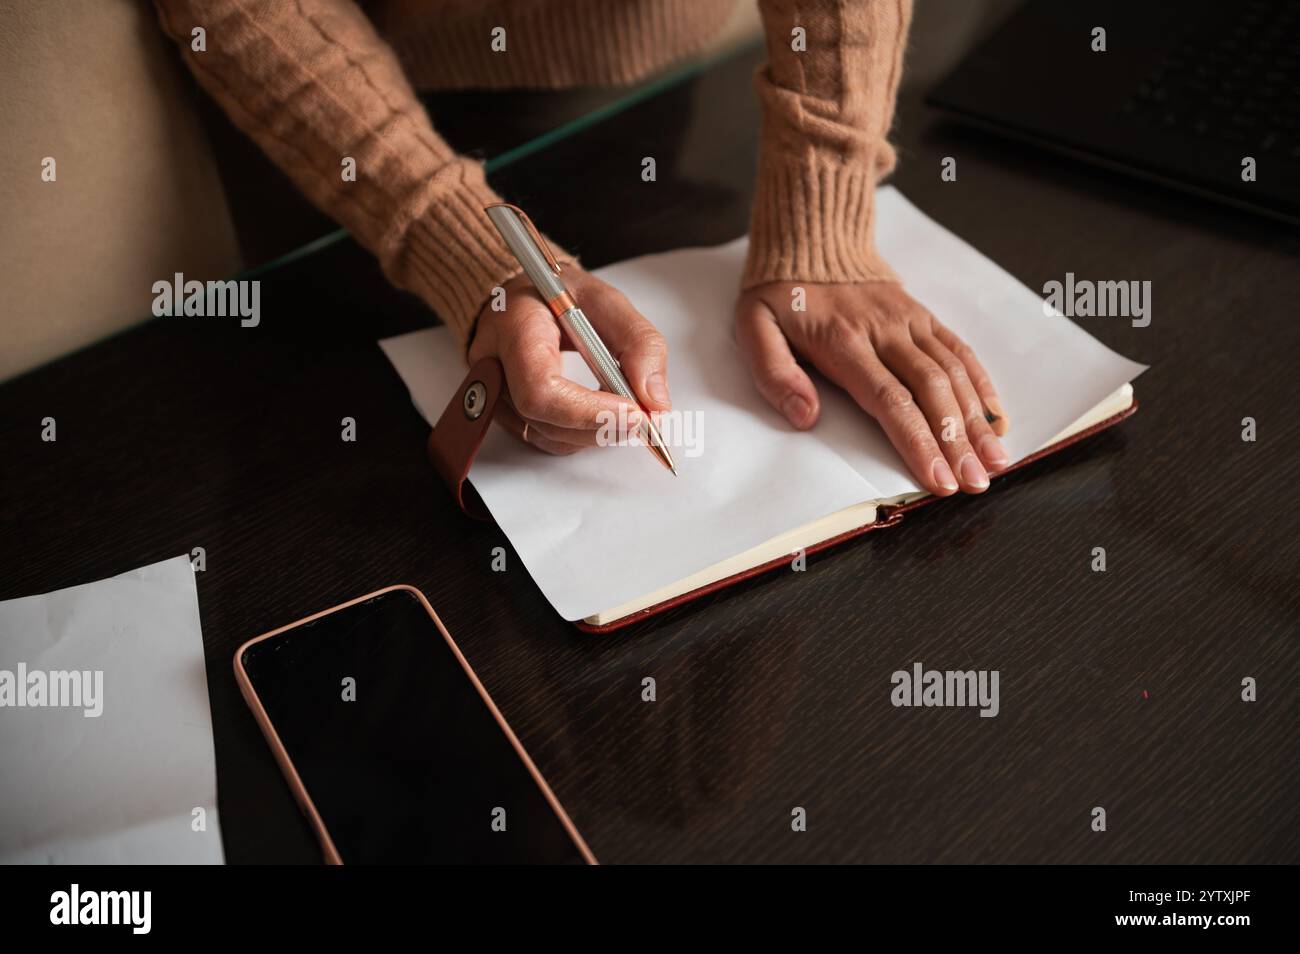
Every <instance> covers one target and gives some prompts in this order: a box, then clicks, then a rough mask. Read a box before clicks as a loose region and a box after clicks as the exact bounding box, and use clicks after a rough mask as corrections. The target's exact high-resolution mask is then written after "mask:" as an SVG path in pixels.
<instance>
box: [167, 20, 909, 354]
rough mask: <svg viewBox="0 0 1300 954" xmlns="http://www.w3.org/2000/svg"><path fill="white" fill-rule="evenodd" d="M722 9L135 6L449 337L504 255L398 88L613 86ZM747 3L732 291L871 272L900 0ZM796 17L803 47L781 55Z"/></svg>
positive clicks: (695, 40) (487, 198)
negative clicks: (759, 114) (759, 31)
mask: <svg viewBox="0 0 1300 954" xmlns="http://www.w3.org/2000/svg"><path fill="white" fill-rule="evenodd" d="M735 2H736V0H387V2H373V3H367V4H365V5H364V9H363V8H362V6H359V5H358V4H357V3H356V2H354V0H155V4H156V6H157V7H158V12H159V18H160V21H161V23H162V25H163V28H164V30H166V32H167V33H168V35H170V36H171V37H172V38H173V39H174V40H175V41H176V43H177V44H178V46H179V47H180V49H181V51H182V54H183V56H184V58H185V61H186V63H188V64H189V67H190V69H191V70H192V71H193V72H194V75H195V76H196V77H197V78H198V80H199V82H200V83H201V84H202V85H203V87H204V88H205V89H206V90H207V91H208V92H209V93H210V94H211V95H212V96H213V97H215V98H216V99H217V100H218V101H219V102H220V104H221V105H222V106H223V107H224V108H225V110H226V112H227V113H229V115H230V117H231V119H232V120H233V121H234V122H235V123H236V124H237V125H238V126H239V127H240V128H241V129H242V130H244V132H246V133H247V134H248V135H249V136H250V137H252V138H253V139H254V140H255V141H256V142H257V143H258V144H259V145H260V146H261V147H262V149H263V150H265V151H266V153H267V154H268V155H269V156H270V157H271V158H272V159H273V160H274V161H275V162H276V163H277V164H278V165H279V166H280V167H281V168H283V169H284V170H285V172H286V173H288V175H289V176H290V177H291V178H292V179H293V181H294V182H295V183H296V184H297V185H298V186H299V188H301V189H302V190H303V192H305V193H306V194H307V195H308V196H309V197H310V198H311V199H312V201H314V202H315V203H316V204H317V205H318V206H320V207H321V208H322V209H323V210H325V211H326V212H327V213H328V214H330V215H331V216H333V217H334V218H335V219H336V220H337V221H338V222H340V223H341V224H342V225H343V226H344V227H346V228H347V229H348V230H349V231H350V232H351V233H352V234H353V235H354V236H355V237H356V238H357V240H358V241H359V242H360V243H361V244H362V245H364V246H365V247H366V248H368V249H370V250H371V251H372V252H373V253H374V254H375V255H376V256H377V257H378V258H379V260H380V262H381V263H382V265H383V267H384V271H385V273H386V274H387V275H388V277H389V278H390V280H392V281H393V282H394V283H395V284H397V285H398V286H400V287H402V288H405V289H407V290H410V291H413V292H415V293H416V294H418V295H420V296H421V297H422V298H423V299H424V300H425V301H426V302H427V303H428V304H429V306H430V307H431V308H433V310H434V311H435V312H437V314H438V315H439V316H440V317H441V318H442V319H443V320H444V321H445V322H446V323H447V324H448V325H449V326H450V327H451V328H452V329H453V331H455V332H456V334H457V335H458V336H459V337H460V338H461V340H462V341H464V340H466V339H467V338H468V337H469V335H470V334H471V333H472V330H473V323H474V319H475V316H476V315H477V314H478V312H479V309H480V308H481V307H482V305H483V303H484V302H485V301H486V300H487V298H488V296H489V295H490V293H491V289H492V288H493V287H495V286H496V285H499V284H501V283H503V282H504V281H506V280H508V279H509V278H511V277H512V276H514V275H515V274H517V273H518V271H519V266H518V264H517V263H516V262H515V261H514V259H513V258H512V257H511V255H510V253H509V252H508V251H507V250H506V248H505V246H504V245H503V244H502V242H501V240H500V238H499V237H498V236H497V234H496V232H495V230H494V229H493V228H492V226H491V224H490V223H489V222H488V219H487V217H486V216H485V215H484V214H483V206H484V205H486V204H488V203H490V202H493V201H497V197H496V196H495V195H494V193H493V192H492V190H491V189H490V188H489V187H488V185H487V183H486V181H485V179H484V175H483V169H482V166H481V164H480V163H478V162H476V161H473V160H471V159H468V158H466V157H464V156H459V155H457V154H456V153H455V152H453V151H452V149H451V148H450V147H448V145H447V144H446V143H445V142H444V141H443V140H442V139H440V138H439V137H438V135H437V133H436V132H435V131H434V129H433V128H432V126H431V125H430V123H429V119H428V117H427V115H426V114H425V112H424V110H423V108H422V107H421V106H420V104H419V102H418V101H417V100H416V98H415V95H414V93H413V92H412V84H414V85H415V86H416V87H419V88H430V89H435V88H464V87H520V86H535V87H536V86H541V87H566V86H580V85H592V84H612V83H618V84H621V83H629V82H632V81H635V80H637V79H639V78H641V77H643V76H645V75H647V74H649V73H651V72H653V71H655V70H657V69H659V68H661V67H663V66H664V65H666V64H668V63H670V62H671V61H673V60H675V59H678V58H680V57H682V56H685V55H688V54H690V53H691V52H693V51H695V50H697V49H699V48H700V47H702V46H704V45H706V44H707V42H708V41H709V39H710V38H711V37H712V35H713V34H714V33H715V32H716V31H717V30H718V29H719V28H720V27H721V26H722V24H723V23H724V22H725V21H726V20H727V18H728V16H729V14H730V13H731V10H732V7H733V5H734V3H735ZM759 6H760V9H761V13H762V16H763V23H764V29H765V31H766V34H767V62H766V64H765V65H764V66H763V67H762V68H761V69H760V70H759V71H758V73H757V75H756V76H755V80H754V85H755V88H756V89H757V91H758V95H759V99H760V101H761V103H762V107H763V131H762V146H761V155H760V158H759V171H758V183H757V193H756V196H755V200H754V209H753V218H752V224H751V229H750V249H749V259H748V262H747V263H746V267H745V273H744V277H743V282H742V284H743V287H746V288H748V287H752V286H753V285H756V284H759V283H762V282H765V281H774V280H779V279H784V280H791V281H808V282H831V281H865V280H891V279H892V278H893V277H894V276H893V274H892V273H891V272H890V270H889V268H888V267H887V266H886V265H885V264H884V263H883V262H881V261H880V259H879V258H878V257H877V255H876V253H875V249H874V245H873V240H872V210H873V201H872V200H873V193H874V189H875V185H876V182H877V181H878V180H879V178H880V177H881V176H882V175H884V174H885V173H886V172H888V171H889V170H890V169H892V168H893V165H894V152H893V150H892V149H891V148H890V146H889V144H888V143H887V142H886V139H885V137H886V134H887V133H888V130H889V126H890V122H891V120H892V117H893V104H894V95H895V91H896V89H897V86H898V78H899V72H900V68H901V62H902V51H903V44H904V40H905V37H906V32H907V27H908V22H909V20H910V17H911V0H801V2H799V0H759ZM200 27H201V28H202V30H203V44H202V45H203V46H204V47H205V49H203V50H201V51H200V50H196V49H195V47H196V46H197V45H198V44H197V43H196V42H195V39H194V37H195V30H196V28H200ZM496 27H503V28H504V29H505V50H504V51H497V50H494V49H493V37H494V33H493V31H494V28H496ZM796 28H802V29H803V31H804V35H805V36H806V49H805V50H802V51H797V50H795V49H794V48H793V47H794V46H796V45H798V44H796V43H795V42H794V38H795V36H796V34H795V30H796ZM497 35H498V36H499V34H497ZM345 157H351V158H352V159H354V160H355V162H356V180H355V181H344V177H343V175H342V169H343V161H344V158H345Z"/></svg>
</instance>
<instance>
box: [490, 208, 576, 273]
mask: <svg viewBox="0 0 1300 954" xmlns="http://www.w3.org/2000/svg"><path fill="white" fill-rule="evenodd" d="M483 208H484V210H487V209H498V208H500V209H509V210H510V211H511V212H513V213H514V214H515V215H517V216H519V218H521V219H523V222H524V228H526V229H527V230H528V232H529V234H531V235H532V237H533V241H534V242H536V243H537V247H538V248H539V249H541V250H542V257H543V258H545V259H546V264H547V265H550V266H551V269H552V270H553V271H554V272H555V274H557V275H558V274H560V263H559V262H557V261H556V260H555V256H554V255H553V254H552V253H551V247H550V246H549V245H547V244H546V239H544V238H542V233H541V232H539V231H537V226H535V225H533V220H532V219H530V218H529V217H528V213H527V212H525V211H524V210H523V209H521V208H519V206H517V205H511V204H510V203H509V202H493V203H492V204H491V205H485V206H483Z"/></svg>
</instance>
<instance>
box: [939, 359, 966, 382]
mask: <svg viewBox="0 0 1300 954" xmlns="http://www.w3.org/2000/svg"><path fill="white" fill-rule="evenodd" d="M943 373H944V374H946V375H947V376H948V378H949V380H952V381H964V380H966V366H965V365H963V364H962V363H961V362H960V361H957V360H952V361H945V362H944V363H943Z"/></svg>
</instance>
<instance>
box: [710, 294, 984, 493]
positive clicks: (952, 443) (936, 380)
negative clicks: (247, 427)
mask: <svg viewBox="0 0 1300 954" xmlns="http://www.w3.org/2000/svg"><path fill="white" fill-rule="evenodd" d="M799 288H802V289H803V292H802V294H803V299H804V300H803V304H804V305H806V307H805V308H804V309H802V310H798V311H796V310H795V308H794V305H795V303H796V297H795V292H796V289H799ZM736 339H737V341H738V342H739V344H740V347H741V349H742V350H743V351H744V353H745V355H746V356H747V357H748V359H749V364H750V370H751V371H752V372H753V375H754V382H755V384H756V385H757V386H758V390H759V392H760V393H761V394H762V395H763V397H764V398H766V399H767V401H768V402H769V403H770V404H771V405H772V406H773V407H775V408H776V409H777V410H779V411H780V412H781V413H782V414H783V415H784V416H785V418H786V419H787V420H788V421H789V422H790V423H791V424H793V425H794V426H795V427H798V428H801V429H806V428H809V427H812V426H813V425H814V424H815V423H817V417H818V414H819V413H820V403H819V401H818V399H817V389H816V388H815V387H814V386H813V383H812V381H811V380H810V379H809V377H808V375H807V374H805V373H804V371H803V369H802V368H800V367H799V365H798V363H797V362H796V361H795V355H796V354H797V355H799V356H800V357H802V358H804V359H805V360H807V361H809V362H811V363H812V364H813V365H814V366H815V367H816V368H817V370H819V371H820V372H821V373H822V374H824V375H825V376H826V377H827V378H829V379H830V380H832V381H834V382H835V383H836V384H838V385H839V386H840V387H842V388H844V390H846V391H848V392H849V394H850V395H852V397H853V399H854V400H855V401H856V402H857V403H858V405H859V406H860V407H861V408H862V409H863V410H864V411H866V412H867V413H868V414H870V415H871V416H872V417H874V418H875V419H876V420H877V421H879V422H880V425H881V427H883V428H884V430H885V433H886V434H887V435H888V436H889V439H890V441H892V442H893V445H894V447H896V448H897V449H898V452H899V453H900V454H901V455H902V456H903V460H904V461H905V462H906V463H907V466H908V468H909V469H910V470H911V472H912V474H913V475H914V476H915V477H916V479H917V480H918V481H919V482H920V483H921V485H922V486H924V487H925V488H926V489H927V490H928V491H930V492H931V493H933V494H938V495H939V496H948V495H949V494H953V493H956V492H957V490H958V489H961V490H964V491H966V492H967V493H980V492H982V491H984V490H986V489H987V488H988V485H989V478H988V474H989V472H990V471H998V470H1001V469H1002V468H1003V467H1006V466H1007V464H1009V463H1010V460H1009V458H1008V457H1007V452H1006V450H1005V449H1004V448H1003V447H1002V443H1001V442H1000V441H999V440H998V439H997V437H996V436H994V435H995V433H996V434H1005V433H1006V431H1007V425H1008V421H1007V419H1006V415H1005V414H1004V413H1003V411H1002V406H1001V405H1000V404H999V403H998V397H997V392H996V391H995V390H994V389H993V382H992V381H990V380H989V376H988V374H987V373H986V372H985V371H984V368H983V367H981V365H980V363H979V361H978V360H977V359H976V357H975V353H974V352H973V351H971V349H970V348H969V347H967V346H966V344H965V343H964V342H962V341H961V339H959V338H958V337H957V336H956V335H955V334H953V333H952V332H951V331H949V330H948V329H947V328H945V327H944V326H943V325H941V324H940V323H939V322H938V320H936V319H935V317H934V316H933V315H931V314H930V313H929V312H928V311H926V310H925V308H924V307H922V306H921V305H920V304H919V303H918V302H917V301H915V300H914V299H913V298H912V297H911V296H909V295H908V294H907V292H905V291H903V288H902V286H901V285H898V284H896V283H893V282H858V283H845V284H814V283H809V282H768V283H766V284H763V285H759V286H757V287H755V288H752V289H750V290H748V291H746V292H744V293H742V294H741V296H740V300H739V301H738V302H737V303H736Z"/></svg>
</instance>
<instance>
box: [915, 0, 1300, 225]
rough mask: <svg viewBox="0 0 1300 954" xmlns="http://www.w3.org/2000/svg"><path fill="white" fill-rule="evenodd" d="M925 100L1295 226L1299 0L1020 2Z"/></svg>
mask: <svg viewBox="0 0 1300 954" xmlns="http://www.w3.org/2000/svg"><path fill="white" fill-rule="evenodd" d="M1097 27H1101V28H1104V29H1105V31H1106V33H1105V44H1106V49H1105V52H1096V51H1094V49H1093V45H1094V35H1093V31H1094V29H1095V28H1097ZM926 102H927V103H929V104H930V105H932V106H936V107H939V108H940V109H943V110H945V111H946V112H947V113H949V114H951V115H953V116H955V117H958V118H960V119H962V120H966V121H970V122H973V123H976V124H978V125H980V126H982V127H984V128H987V129H990V130H993V131H996V132H997V133H1000V134H1003V135H1007V136H1011V137H1014V138H1017V139H1020V140H1024V141H1027V142H1031V143H1034V144H1038V145H1041V146H1046V147H1048V148H1051V149H1053V150H1056V151H1059V152H1063V153H1067V154H1069V155H1072V156H1075V157H1078V158H1080V159H1084V160H1086V161H1088V162H1091V163H1095V164H1099V165H1103V166H1106V167H1109V168H1111V169H1115V170H1119V171H1122V172H1125V173H1128V174H1132V175H1135V176H1140V177H1142V178H1144V179H1147V180H1150V181H1154V182H1158V183H1161V184H1163V185H1166V186H1171V187H1174V188H1178V189H1182V190H1184V191H1187V192H1193V193H1196V194H1198V195H1201V196H1205V197H1208V198H1212V199H1215V200H1218V201H1222V202H1227V203H1230V204H1232V205H1234V206H1237V207H1240V208H1243V209H1248V210H1250V211H1252V212H1256V213H1259V214H1261V215H1267V216H1270V217H1272V218H1276V219H1281V220H1283V221H1286V222H1290V223H1293V224H1297V225H1300V0H1239V2H1234V3H1224V2H1222V0H1180V2H1178V3H1160V2H1135V0H1094V2H1089V3H1063V2H1060V0H1029V2H1027V3H1026V4H1025V5H1024V6H1022V7H1020V8H1019V9H1018V10H1017V11H1016V12H1015V13H1014V14H1012V16H1011V17H1010V18H1009V19H1008V20H1007V21H1006V22H1005V23H1004V24H1002V26H1000V27H999V28H997V29H996V30H995V31H994V33H993V34H992V35H991V36H990V37H989V39H988V40H987V41H985V42H984V43H983V44H982V45H980V46H979V47H978V48H977V49H976V50H975V51H974V52H973V53H971V54H970V55H969V56H968V57H967V58H966V59H965V60H964V61H963V62H962V63H961V64H960V65H959V66H958V67H957V68H956V69H955V70H954V71H953V73H952V74H951V75H950V76H948V77H947V78H946V79H945V80H944V81H943V82H941V83H940V84H939V85H938V86H937V87H936V88H935V89H934V90H933V91H932V92H931V93H930V94H929V96H927V97H926ZM1246 157H1250V158H1253V159H1254V160H1255V181H1253V182H1246V181H1243V179H1242V170H1243V160H1244V159H1245V158H1246Z"/></svg>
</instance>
